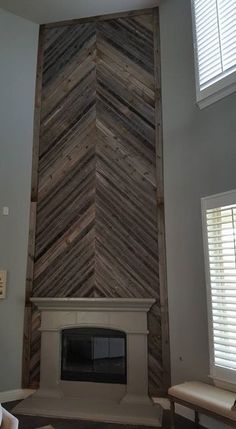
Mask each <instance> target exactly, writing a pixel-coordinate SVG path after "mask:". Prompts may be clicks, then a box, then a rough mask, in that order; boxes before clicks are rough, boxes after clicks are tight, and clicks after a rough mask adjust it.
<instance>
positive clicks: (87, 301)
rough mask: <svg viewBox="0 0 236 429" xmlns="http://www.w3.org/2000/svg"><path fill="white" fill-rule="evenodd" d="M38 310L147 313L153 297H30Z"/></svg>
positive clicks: (153, 300)
mask: <svg viewBox="0 0 236 429" xmlns="http://www.w3.org/2000/svg"><path fill="white" fill-rule="evenodd" d="M31 301H32V302H33V303H34V304H35V305H36V306H37V307H38V309H39V310H45V311H46V310H47V311H49V310H58V311H60V310H68V309H74V310H82V311H94V310H97V311H104V310H107V311H109V310H110V311H121V312H123V311H141V312H145V313H147V312H148V311H149V310H150V308H151V306H152V305H153V304H154V303H155V299H153V298H31Z"/></svg>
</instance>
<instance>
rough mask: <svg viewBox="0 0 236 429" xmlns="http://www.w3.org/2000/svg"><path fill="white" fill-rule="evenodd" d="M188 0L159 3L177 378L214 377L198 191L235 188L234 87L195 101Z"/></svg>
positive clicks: (172, 329)
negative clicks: (211, 100)
mask: <svg viewBox="0 0 236 429" xmlns="http://www.w3.org/2000/svg"><path fill="white" fill-rule="evenodd" d="M190 3H191V2H190V0H178V1H177V0H163V1H162V2H161V7H160V18H161V19H160V21H161V51H162V91H163V121H164V130H163V131H164V169H165V172H164V174H165V206H166V240H167V274H168V291H169V314H170V341H171V371H172V383H173V384H174V383H179V382H182V381H187V380H193V379H196V380H201V381H208V380H209V379H208V373H209V370H208V336H207V315H206V294H205V276H204V260H203V244H202V230H201V211H200V198H201V197H203V196H206V195H211V194H214V193H218V192H224V191H228V190H231V189H235V188H236V117H235V113H236V93H235V94H233V95H231V96H229V97H227V98H225V99H223V100H221V101H218V102H217V103H215V104H213V105H211V106H210V107H207V108H205V109H203V110H200V109H199V108H198V107H197V106H196V104H195V81H194V62H193V61H194V58H193V47H192V28H191V9H190ZM220 427H221V428H222V427H223V426H222V425H221V426H220Z"/></svg>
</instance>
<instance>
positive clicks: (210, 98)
mask: <svg viewBox="0 0 236 429" xmlns="http://www.w3.org/2000/svg"><path fill="white" fill-rule="evenodd" d="M234 92H236V72H234V73H232V74H230V75H229V76H226V77H224V79H222V80H220V81H218V82H216V83H214V84H213V85H211V86H209V87H208V88H206V89H204V90H202V91H200V89H197V104H198V106H199V108H200V109H204V108H205V107H207V106H210V105H211V104H213V103H215V102H216V101H218V100H221V99H222V98H224V97H227V96H228V95H231V94H233V93H234Z"/></svg>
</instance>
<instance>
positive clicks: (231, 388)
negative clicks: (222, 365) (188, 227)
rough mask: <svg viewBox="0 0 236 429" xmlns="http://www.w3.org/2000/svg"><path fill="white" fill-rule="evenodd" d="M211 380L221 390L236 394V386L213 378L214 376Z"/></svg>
mask: <svg viewBox="0 0 236 429" xmlns="http://www.w3.org/2000/svg"><path fill="white" fill-rule="evenodd" d="M209 378H211V380H212V382H213V384H214V386H216V387H219V388H220V389H224V390H229V391H230V392H236V384H234V383H230V382H229V381H226V380H223V379H221V378H218V377H213V376H212V375H209Z"/></svg>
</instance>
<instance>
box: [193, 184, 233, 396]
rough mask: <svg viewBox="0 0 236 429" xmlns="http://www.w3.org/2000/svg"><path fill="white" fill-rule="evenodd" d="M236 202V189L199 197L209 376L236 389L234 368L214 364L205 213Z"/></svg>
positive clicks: (223, 385)
mask: <svg viewBox="0 0 236 429" xmlns="http://www.w3.org/2000/svg"><path fill="white" fill-rule="evenodd" d="M233 204H236V190H233V191H229V192H224V193H221V194H216V195H211V196H209V197H204V198H201V208H202V231H203V247H204V259H205V276H206V294H207V313H208V339H209V364H210V365H209V366H210V368H209V369H210V374H209V375H210V377H211V378H212V379H213V380H214V381H215V384H216V385H219V386H220V387H226V388H227V387H228V388H231V390H236V370H231V369H226V368H223V367H220V366H217V365H215V364H214V336H213V314H212V299H211V279H210V269H209V263H210V261H209V251H208V231H207V222H206V214H207V210H209V209H214V208H217V207H224V206H229V205H233Z"/></svg>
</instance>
